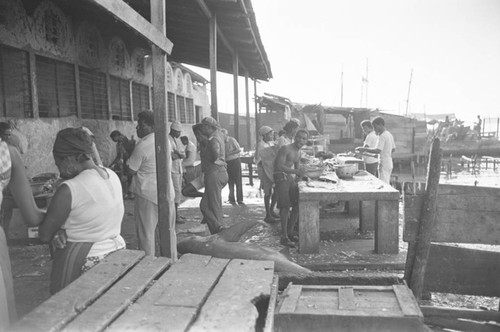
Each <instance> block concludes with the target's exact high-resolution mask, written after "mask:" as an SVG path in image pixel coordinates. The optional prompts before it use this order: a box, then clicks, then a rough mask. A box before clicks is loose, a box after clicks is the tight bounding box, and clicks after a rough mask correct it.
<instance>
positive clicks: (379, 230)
mask: <svg viewBox="0 0 500 332" xmlns="http://www.w3.org/2000/svg"><path fill="white" fill-rule="evenodd" d="M398 209H399V201H377V202H376V208H375V210H376V219H375V253H377V254H397V253H398V252H399V224H398V223H399V211H398Z"/></svg>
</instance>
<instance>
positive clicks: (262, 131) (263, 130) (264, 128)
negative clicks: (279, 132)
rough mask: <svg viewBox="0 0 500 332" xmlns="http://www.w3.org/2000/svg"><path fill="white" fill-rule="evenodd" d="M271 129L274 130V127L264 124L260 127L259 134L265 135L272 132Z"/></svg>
mask: <svg viewBox="0 0 500 332" xmlns="http://www.w3.org/2000/svg"><path fill="white" fill-rule="evenodd" d="M271 131H273V128H271V127H269V126H262V127H260V129H259V135H261V136H264V135H266V134H267V133H270V132H271Z"/></svg>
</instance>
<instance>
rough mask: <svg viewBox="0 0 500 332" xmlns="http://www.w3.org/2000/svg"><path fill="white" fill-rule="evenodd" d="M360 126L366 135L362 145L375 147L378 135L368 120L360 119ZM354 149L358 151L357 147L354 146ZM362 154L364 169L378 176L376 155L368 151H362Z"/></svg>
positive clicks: (370, 147)
mask: <svg viewBox="0 0 500 332" xmlns="http://www.w3.org/2000/svg"><path fill="white" fill-rule="evenodd" d="M361 128H362V129H363V132H364V133H365V135H366V137H365V141H364V142H363V147H364V148H369V149H375V148H376V147H377V143H378V137H377V134H375V131H374V130H373V125H372V123H371V122H370V120H363V121H361ZM356 150H358V151H359V149H358V148H356ZM362 155H363V160H364V162H365V169H366V171H367V172H369V173H371V174H373V175H375V176H376V177H378V156H377V155H374V154H371V153H368V152H364V153H363V154H362Z"/></svg>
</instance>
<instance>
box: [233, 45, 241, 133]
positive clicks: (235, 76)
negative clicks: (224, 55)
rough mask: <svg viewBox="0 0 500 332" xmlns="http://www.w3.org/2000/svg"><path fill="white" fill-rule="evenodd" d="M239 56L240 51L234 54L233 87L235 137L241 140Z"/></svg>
mask: <svg viewBox="0 0 500 332" xmlns="http://www.w3.org/2000/svg"><path fill="white" fill-rule="evenodd" d="M238 62H239V57H238V53H237V52H234V55H233V88H234V138H236V140H237V141H238V142H239V141H240V110H239V107H240V103H239V90H238V74H239V63H238Z"/></svg>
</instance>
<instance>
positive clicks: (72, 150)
mask: <svg viewBox="0 0 500 332" xmlns="http://www.w3.org/2000/svg"><path fill="white" fill-rule="evenodd" d="M92 152H93V151H92V141H91V139H90V136H89V135H88V134H87V133H86V132H85V131H84V130H83V129H81V128H66V129H63V130H61V131H60V132H59V133H57V137H56V141H55V142H54V148H53V149H52V153H53V154H54V155H55V156H57V157H60V158H64V157H69V156H77V155H80V154H90V155H91V154H92Z"/></svg>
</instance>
